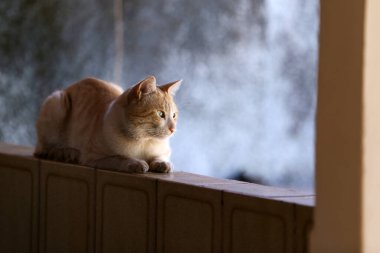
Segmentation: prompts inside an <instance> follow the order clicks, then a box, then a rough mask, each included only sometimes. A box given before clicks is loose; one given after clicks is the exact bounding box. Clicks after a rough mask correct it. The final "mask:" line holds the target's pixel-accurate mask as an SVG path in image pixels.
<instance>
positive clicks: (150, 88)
mask: <svg viewBox="0 0 380 253" xmlns="http://www.w3.org/2000/svg"><path fill="white" fill-rule="evenodd" d="M156 89H157V86H156V78H155V77H154V76H148V77H147V78H145V79H144V80H142V81H140V82H139V83H138V84H136V85H135V86H133V87H132V89H131V91H130V94H131V95H132V96H134V97H137V98H138V99H140V98H141V96H142V95H145V94H149V93H152V92H155V91H156Z"/></svg>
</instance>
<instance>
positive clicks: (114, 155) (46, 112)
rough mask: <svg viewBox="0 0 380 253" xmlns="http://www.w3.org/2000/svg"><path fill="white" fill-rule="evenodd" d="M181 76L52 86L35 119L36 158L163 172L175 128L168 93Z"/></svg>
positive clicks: (175, 113)
mask: <svg viewBox="0 0 380 253" xmlns="http://www.w3.org/2000/svg"><path fill="white" fill-rule="evenodd" d="M181 82H182V80H178V81H174V82H171V83H168V84H165V85H162V86H157V84H156V78H155V77H154V76H148V77H147V78H145V79H144V80H142V81H140V82H139V83H137V84H136V85H134V86H133V87H132V88H130V89H128V90H126V91H123V90H122V89H121V88H120V87H119V86H117V85H115V84H112V83H109V82H106V81H103V80H99V79H95V78H85V79H83V80H81V81H79V82H77V83H74V84H72V85H71V86H69V87H67V88H66V89H63V90H58V91H55V92H53V93H52V94H51V95H50V96H48V97H47V98H46V100H45V101H44V103H43V104H42V107H41V110H40V114H39V116H38V119H37V122H36V130H37V145H36V148H35V153H34V155H35V156H36V157H38V158H43V159H50V160H56V161H62V162H69V163H77V164H81V165H85V166H90V167H94V168H102V169H107V170H113V171H124V172H137V173H144V172H147V171H155V172H163V173H167V172H170V171H171V170H172V164H171V163H170V154H171V149H170V145H169V139H170V137H171V136H172V135H173V134H174V132H175V130H176V123H177V120H178V109H177V106H176V104H175V102H174V98H173V97H174V94H175V92H176V91H177V90H178V88H179V86H180V84H181Z"/></svg>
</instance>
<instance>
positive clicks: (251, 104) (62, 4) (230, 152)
mask: <svg viewBox="0 0 380 253" xmlns="http://www.w3.org/2000/svg"><path fill="white" fill-rule="evenodd" d="M114 5H116V7H118V6H121V7H122V12H118V11H117V10H118V9H117V8H116V11H115V8H114V7H115V6H114ZM318 8H319V6H318V1H317V0H312V1H303V0H292V1H287V2H286V3H285V2H284V1H281V0H237V1H227V0H210V1H201V0H194V1H181V0H159V1H153V0H125V1H121V0H115V1H105V0H67V1H58V0H40V1H38V2H37V1H31V0H3V1H1V2H0V120H1V121H0V140H1V141H5V142H13V143H21V144H34V142H35V133H34V121H35V119H36V116H37V113H38V107H39V105H40V103H41V101H42V99H43V98H44V97H45V96H46V95H48V94H49V93H50V92H52V91H53V90H55V89H58V88H60V87H64V86H66V85H68V84H70V83H72V82H74V81H76V80H79V79H81V78H83V77H85V76H89V75H91V76H96V77H98V78H103V79H106V80H110V81H119V80H120V84H121V85H122V86H123V87H128V86H130V85H132V84H134V83H136V82H137V81H138V80H140V79H142V78H144V77H145V76H146V75H149V74H154V75H155V76H156V77H157V79H158V82H160V83H165V82H168V81H172V80H176V79H183V80H184V82H183V86H182V88H181V91H180V92H179V93H178V95H177V101H178V104H179V107H180V111H181V118H180V123H179V127H178V133H177V134H176V136H175V137H174V138H173V140H172V144H173V145H172V146H173V162H174V164H175V167H176V168H177V169H178V170H185V171H191V172H195V173H201V174H206V175H212V176H217V177H236V178H242V177H245V178H248V180H250V179H252V178H253V179H254V180H256V181H260V182H263V183H266V184H272V185H281V186H294V187H302V188H308V189H312V188H313V170H314V115H315V101H316V91H315V83H316V63H317V38H318V11H319V10H318ZM120 13H121V16H120ZM120 19H121V21H120ZM115 31H117V32H116V33H115ZM120 38H122V39H120ZM115 40H117V41H118V43H119V44H118V43H117V42H116V41H115ZM120 43H122V47H121V48H120ZM120 54H122V55H123V57H120ZM120 59H121V61H120ZM115 68H116V69H118V68H120V69H122V70H123V71H122V72H121V73H120V74H118V71H115Z"/></svg>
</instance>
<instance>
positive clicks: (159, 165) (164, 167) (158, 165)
mask: <svg viewBox="0 0 380 253" xmlns="http://www.w3.org/2000/svg"><path fill="white" fill-rule="evenodd" d="M149 169H150V170H151V171H155V172H161V173H169V172H170V171H171V170H172V169H173V166H172V165H171V163H169V162H165V161H162V160H153V161H152V162H151V163H150V166H149Z"/></svg>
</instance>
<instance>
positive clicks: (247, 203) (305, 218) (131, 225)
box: [0, 144, 314, 253]
mask: <svg viewBox="0 0 380 253" xmlns="http://www.w3.org/2000/svg"><path fill="white" fill-rule="evenodd" d="M32 153H33V148H30V147H22V146H17V145H9V144H0V224H1V226H0V252H15V251H20V252H21V251H22V252H69V251H70V252H73V251H75V252H95V251H96V252H125V251H128V252H159V253H160V252H178V249H179V248H180V249H181V250H182V252H210V253H211V252H212V253H219V252H251V251H252V252H253V251H254V252H289V253H290V252H305V249H306V247H307V240H308V237H307V236H308V232H309V231H310V229H311V226H312V214H313V206H314V195H313V194H310V193H308V192H303V191H298V190H294V189H283V188H277V187H269V186H263V185H257V184H252V183H245V182H239V181H234V180H227V179H217V178H212V177H206V176H201V175H196V174H192V173H186V172H173V173H169V174H157V173H146V174H129V173H120V172H113V171H106V170H100V169H93V168H90V167H84V166H79V165H73V164H66V163H59V162H53V161H48V160H40V159H36V158H34V157H33V156H32Z"/></svg>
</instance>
